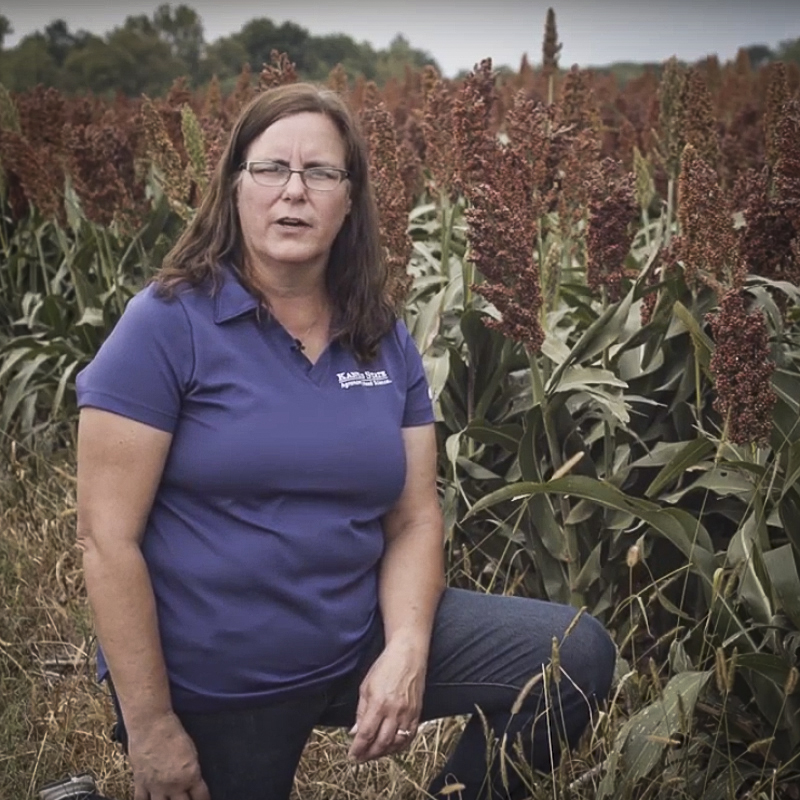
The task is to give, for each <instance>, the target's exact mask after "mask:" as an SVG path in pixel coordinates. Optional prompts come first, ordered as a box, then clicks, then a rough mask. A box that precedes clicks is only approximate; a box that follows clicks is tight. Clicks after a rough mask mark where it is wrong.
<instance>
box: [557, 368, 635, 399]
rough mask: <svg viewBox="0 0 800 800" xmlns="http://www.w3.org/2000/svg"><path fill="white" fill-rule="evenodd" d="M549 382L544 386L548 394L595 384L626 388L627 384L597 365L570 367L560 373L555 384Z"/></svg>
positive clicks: (580, 388) (582, 388)
mask: <svg viewBox="0 0 800 800" xmlns="http://www.w3.org/2000/svg"><path fill="white" fill-rule="evenodd" d="M550 383H552V382H550ZM550 383H548V385H547V388H546V391H547V393H548V394H552V393H555V392H573V391H576V390H581V391H586V390H587V389H588V387H589V386H597V385H600V386H615V387H617V388H619V389H627V388H628V384H627V383H625V381H623V380H620V379H619V378H617V376H616V375H614V373H613V372H610V371H609V370H607V369H600V368H599V367H571V368H570V369H568V370H566V372H565V373H564V374H563V375H562V377H561V380H560V381H559V382H558V384H557V385H556V386H551V385H550Z"/></svg>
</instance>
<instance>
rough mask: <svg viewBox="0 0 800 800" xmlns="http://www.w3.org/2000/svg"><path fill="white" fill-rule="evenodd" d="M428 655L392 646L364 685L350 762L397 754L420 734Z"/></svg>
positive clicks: (398, 644) (403, 644)
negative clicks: (418, 732) (419, 726)
mask: <svg viewBox="0 0 800 800" xmlns="http://www.w3.org/2000/svg"><path fill="white" fill-rule="evenodd" d="M426 666H427V654H425V656H421V655H420V654H419V653H418V652H417V649H416V648H414V647H411V646H409V645H408V643H407V642H402V641H397V642H392V643H390V644H388V645H387V646H386V647H385V649H384V651H383V652H382V653H381V655H380V656H379V657H378V658H377V659H376V660H375V663H374V664H373V665H372V668H371V669H370V671H369V672H368V673H367V675H366V677H365V678H364V680H363V681H362V682H361V687H360V690H359V699H358V708H357V709H356V724H355V725H354V726H353V728H352V730H351V731H350V733H351V734H354V737H355V738H354V739H353V742H352V744H351V745H350V750H349V752H348V758H350V759H351V760H353V761H357V762H359V763H361V762H364V761H370V760H371V759H373V758H380V757H381V756H385V755H389V754H391V753H397V752H399V751H400V750H403V749H404V748H405V747H407V746H408V745H409V743H410V742H411V740H412V739H413V738H414V736H415V734H416V732H417V725H418V724H419V715H420V712H421V710H422V694H423V692H424V690H425V669H426Z"/></svg>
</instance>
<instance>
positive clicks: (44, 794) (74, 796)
mask: <svg viewBox="0 0 800 800" xmlns="http://www.w3.org/2000/svg"><path fill="white" fill-rule="evenodd" d="M39 800H108V798H104V797H103V796H102V795H99V794H97V784H96V783H95V780H94V778H93V777H92V776H91V775H90V774H89V773H88V772H85V773H83V774H82V775H71V776H70V777H69V778H62V779H61V780H60V781H54V782H53V783H48V784H47V785H46V786H43V787H42V788H41V789H40V790H39Z"/></svg>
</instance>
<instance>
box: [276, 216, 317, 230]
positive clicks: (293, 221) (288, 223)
mask: <svg viewBox="0 0 800 800" xmlns="http://www.w3.org/2000/svg"><path fill="white" fill-rule="evenodd" d="M277 224H278V225H281V226H283V227H286V228H308V227H310V225H309V224H308V223H307V222H306V221H305V220H302V219H300V218H299V217H281V218H280V219H279V220H278V222H277Z"/></svg>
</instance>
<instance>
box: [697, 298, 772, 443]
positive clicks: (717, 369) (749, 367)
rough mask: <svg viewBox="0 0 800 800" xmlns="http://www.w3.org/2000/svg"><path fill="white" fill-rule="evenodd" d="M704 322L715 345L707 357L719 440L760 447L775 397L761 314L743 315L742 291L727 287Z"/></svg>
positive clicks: (768, 429)
mask: <svg viewBox="0 0 800 800" xmlns="http://www.w3.org/2000/svg"><path fill="white" fill-rule="evenodd" d="M709 322H710V324H711V330H712V332H713V334H714V341H715V343H716V348H715V351H714V355H713V357H712V359H711V374H712V375H713V376H714V384H715V387H716V394H717V396H716V399H715V400H714V408H715V409H716V410H717V411H718V412H719V414H720V416H721V417H722V419H723V420H724V426H725V427H724V431H723V436H724V437H727V438H728V439H729V440H730V441H731V442H733V443H734V444H740V445H743V444H750V443H755V444H765V443H766V442H767V441H768V439H769V435H770V432H771V431H772V410H773V408H774V406H775V402H776V400H777V398H776V395H775V391H774V390H773V388H772V384H771V378H772V373H773V372H774V371H775V364H774V362H773V361H772V359H771V357H770V349H769V339H768V335H767V326H766V321H765V319H764V315H763V314H762V313H761V312H760V311H748V310H747V307H746V301H745V296H744V293H743V292H742V290H741V289H731V290H730V291H728V292H727V293H726V294H725V295H724V297H723V298H722V299H721V300H720V303H719V309H718V310H717V311H716V312H714V313H713V314H711V315H710V316H709Z"/></svg>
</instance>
